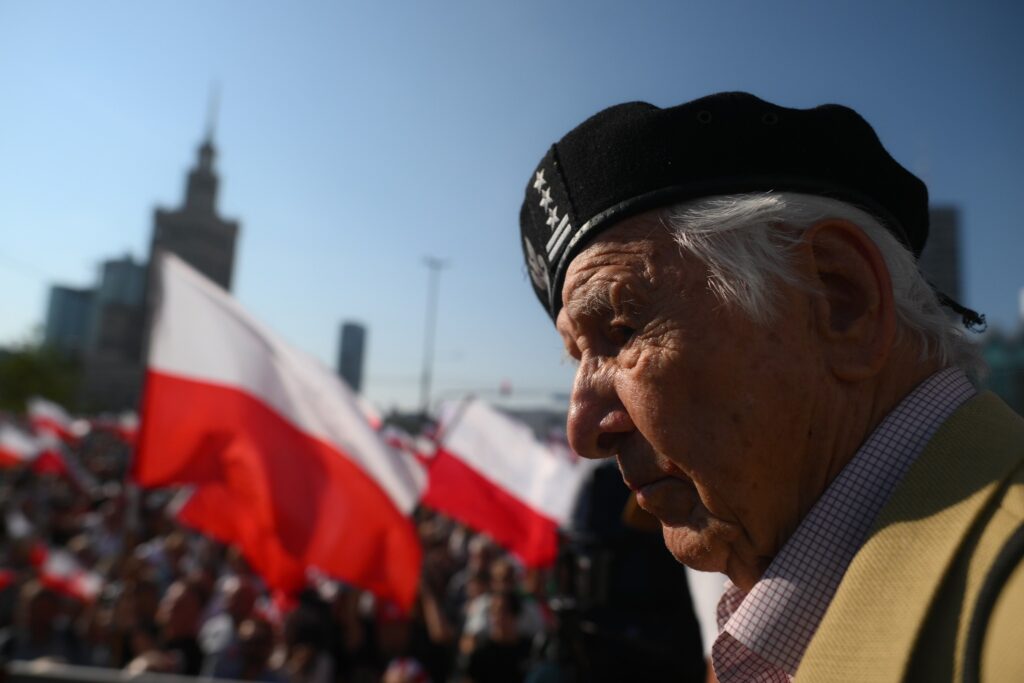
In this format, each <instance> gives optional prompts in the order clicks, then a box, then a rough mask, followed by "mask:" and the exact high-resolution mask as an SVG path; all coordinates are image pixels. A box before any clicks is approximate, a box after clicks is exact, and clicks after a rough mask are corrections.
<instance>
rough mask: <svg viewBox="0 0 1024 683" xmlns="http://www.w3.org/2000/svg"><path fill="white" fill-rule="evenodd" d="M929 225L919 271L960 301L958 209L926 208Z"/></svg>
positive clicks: (953, 207)
mask: <svg viewBox="0 0 1024 683" xmlns="http://www.w3.org/2000/svg"><path fill="white" fill-rule="evenodd" d="M929 214H930V218H931V227H930V228H929V230H928V242H927V243H926V244H925V247H924V251H923V252H922V253H921V259H920V261H919V264H920V268H921V272H922V273H924V276H925V277H926V278H927V279H928V281H929V282H931V283H932V285H933V286H934V287H935V288H936V289H938V290H939V291H940V292H942V293H943V294H946V295H947V296H949V297H951V298H953V299H956V300H957V301H961V303H963V302H962V300H961V298H960V297H961V295H962V292H961V280H960V211H959V209H957V208H956V207H955V206H934V207H932V208H931V209H930V210H929Z"/></svg>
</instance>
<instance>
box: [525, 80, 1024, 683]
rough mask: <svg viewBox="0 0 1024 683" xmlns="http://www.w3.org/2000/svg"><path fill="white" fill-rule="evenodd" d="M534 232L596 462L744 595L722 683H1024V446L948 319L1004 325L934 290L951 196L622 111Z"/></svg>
mask: <svg viewBox="0 0 1024 683" xmlns="http://www.w3.org/2000/svg"><path fill="white" fill-rule="evenodd" d="M520 225H521V228H522V237H523V248H524V254H525V257H526V261H527V266H528V270H529V274H530V278H531V280H532V283H533V287H534V291H535V293H536V294H537V296H538V297H539V298H540V300H541V303H542V304H543V305H544V307H545V308H546V309H547V311H548V313H549V314H550V315H551V317H552V319H553V320H554V321H555V325H556V327H557V329H558V332H559V333H560V334H561V336H562V339H563V341H564V343H565V347H566V350H567V351H568V354H569V355H570V356H572V357H573V358H574V359H576V361H577V362H578V364H579V365H578V368H577V371H576V379H575V383H574V386H573V393H572V400H571V403H570V409H569V424H568V431H569V438H570V441H571V444H572V446H573V448H574V449H575V450H576V451H577V452H578V453H580V454H581V455H584V456H586V457H592V458H602V457H610V456H614V457H615V458H616V459H617V461H618V464H619V468H620V470H621V472H622V476H623V479H624V480H625V482H626V484H627V485H628V486H629V487H630V488H632V489H633V490H634V491H635V493H636V499H637V502H638V503H639V504H640V505H641V506H642V507H643V508H644V509H646V510H648V511H649V512H651V513H653V514H654V515H655V516H656V517H657V518H658V519H659V520H660V522H661V525H662V530H663V535H664V539H665V544H666V545H667V546H668V549H669V550H670V551H671V552H672V554H673V555H674V556H675V557H676V558H677V559H678V560H679V561H680V562H683V563H684V564H686V565H688V566H690V567H693V568H695V569H701V570H706V571H717V572H724V573H725V574H726V575H727V576H728V577H729V579H730V582H729V584H728V585H727V587H726V591H725V594H724V595H723V596H722V600H721V602H720V603H719V622H720V633H719V636H718V638H717V639H716V641H715V643H714V646H713V648H712V663H713V665H714V668H715V672H716V674H717V676H718V678H719V680H720V681H721V682H722V683H731V682H732V681H786V680H789V678H791V677H793V676H797V678H798V680H808V681H895V680H908V681H942V680H947V681H948V680H961V678H962V677H966V678H968V679H970V677H972V676H973V677H975V679H976V678H977V676H978V675H979V672H980V675H981V677H982V679H983V680H992V681H1002V680H1006V681H1010V680H1024V652H1022V648H1021V643H1022V642H1024V633H1022V626H1021V625H1022V624H1024V618H1022V617H1021V616H1020V615H1021V614H1022V612H1021V610H1022V609H1024V565H1019V564H1018V561H1019V558H1020V555H1021V551H1022V549H1024V532H1022V531H1021V530H1022V529H1024V526H1022V521H1024V420H1021V418H1019V417H1018V416H1017V415H1015V414H1014V413H1013V412H1012V411H1011V410H1009V409H1008V408H1007V407H1006V406H1005V405H1004V404H1003V403H1002V402H1001V401H999V399H997V398H996V397H995V396H993V395H991V394H988V393H978V392H977V391H976V390H975V388H974V387H973V385H972V383H971V381H970V380H969V377H970V376H972V375H973V374H974V373H975V372H976V370H977V365H978V363H977V360H976V356H975V351H974V349H973V347H972V346H971V345H969V344H968V343H967V341H966V339H965V338H964V336H963V334H962V331H961V330H960V329H958V325H957V324H954V323H952V322H951V321H950V319H949V317H948V315H947V313H946V312H945V311H944V310H943V309H942V308H941V306H943V305H944V306H949V307H951V308H953V309H954V310H955V311H957V312H958V313H959V314H961V315H962V316H963V318H964V322H965V324H978V323H980V322H981V321H980V319H979V317H978V316H977V314H975V313H974V312H973V311H970V310H968V309H965V308H963V307H962V306H960V305H959V304H957V303H955V302H953V301H951V300H950V299H948V298H947V297H945V296H943V295H941V294H937V293H936V292H934V291H933V290H932V288H931V287H930V286H929V285H928V283H927V282H926V281H925V280H924V279H923V278H922V276H921V274H920V273H919V272H918V269H917V260H916V259H917V257H918V256H919V255H920V253H921V249H922V248H923V246H924V243H925V240H926V238H927V234H928V195H927V190H926V188H925V186H924V184H923V183H921V181H920V180H918V179H917V178H916V177H914V176H913V175H912V174H911V173H909V172H908V171H907V170H906V169H904V168H903V167H902V166H900V165H899V164H898V163H897V162H896V161H895V160H893V159H892V157H891V156H889V154H888V153H887V152H886V151H885V149H884V148H883V147H882V145H881V143H880V142H879V140H878V138H877V137H876V136H875V133H874V131H873V130H872V129H871V127H870V126H869V125H868V124H867V123H866V122H865V121H864V120H863V119H862V118H861V117H860V116H858V115H857V114H856V113H855V112H853V111H851V110H850V109H847V108H845V107H840V106H835V105H826V106H822V107H818V108H815V109H809V110H800V109H788V108H784V107H779V106H776V105H773V104H770V103H768V102H764V101H762V100H760V99H758V98H756V97H754V96H752V95H748V94H744V93H724V94H719V95H713V96H710V97H705V98H702V99H699V100H696V101H694V102H690V103H687V104H683V105H680V106H677V107H673V108H669V109H660V108H658V107H655V106H652V105H649V104H645V103H630V104H623V105H619V106H615V107H611V108H609V109H606V110H604V111H602V112H600V113H598V114H596V115H595V116H593V117H591V118H590V119H588V120H587V121H585V122H584V123H582V124H581V125H580V126H578V127H577V128H575V129H574V130H572V131H571V132H569V133H568V134H567V135H566V136H565V137H564V138H563V139H562V140H560V141H559V142H558V143H556V144H555V145H554V146H552V147H551V149H550V150H549V151H548V153H547V154H546V155H545V157H544V158H543V160H542V161H541V163H540V165H539V167H538V168H537V169H536V172H535V173H534V174H533V176H532V177H531V179H530V182H529V185H528V186H527V190H526V199H525V201H524V203H523V207H522V211H521V213H520ZM940 302H941V305H940Z"/></svg>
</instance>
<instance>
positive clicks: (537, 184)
mask: <svg viewBox="0 0 1024 683" xmlns="http://www.w3.org/2000/svg"><path fill="white" fill-rule="evenodd" d="M534 178H535V179H534V181H533V189H535V190H537V191H538V192H540V190H541V188H542V187H544V186H545V185H546V184H547V182H548V181H546V180H544V169H543V168H542V169H540V170H539V171H537V175H536V176H534Z"/></svg>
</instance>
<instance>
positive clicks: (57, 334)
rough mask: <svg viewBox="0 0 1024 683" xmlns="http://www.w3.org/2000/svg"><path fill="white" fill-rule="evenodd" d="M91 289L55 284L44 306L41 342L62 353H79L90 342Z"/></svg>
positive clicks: (77, 354)
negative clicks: (44, 317)
mask: <svg viewBox="0 0 1024 683" xmlns="http://www.w3.org/2000/svg"><path fill="white" fill-rule="evenodd" d="M93 296H94V290H92V289H83V288H77V287H65V286H64V285H54V286H52V287H50V301H49V304H48V305H47V308H46V327H45V329H44V332H43V343H44V344H46V345H47V346H49V347H50V348H52V349H56V350H57V351H60V352H61V353H66V354H69V355H74V356H80V355H81V354H83V353H84V352H85V349H86V346H87V345H88V341H89V328H90V327H91V324H92V310H93Z"/></svg>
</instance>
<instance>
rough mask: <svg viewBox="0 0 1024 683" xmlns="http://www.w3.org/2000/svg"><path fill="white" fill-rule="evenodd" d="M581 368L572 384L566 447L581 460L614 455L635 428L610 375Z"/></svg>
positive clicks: (585, 367)
mask: <svg viewBox="0 0 1024 683" xmlns="http://www.w3.org/2000/svg"><path fill="white" fill-rule="evenodd" d="M592 365H594V364H593V363H590V364H581V365H580V367H579V368H578V369H577V371H576V379H575V381H574V382H573V387H572V398H571V400H570V402H569V416H568V420H567V424H566V432H567V433H568V436H569V445H570V446H572V449H573V450H574V451H576V452H577V453H579V454H580V455H582V456H583V457H585V458H607V457H610V456H613V455H616V454H617V453H618V450H619V447H620V444H621V441H622V440H623V439H624V438H625V437H627V436H628V435H629V434H631V433H632V432H633V431H634V430H635V429H636V427H635V426H634V425H633V420H632V418H630V416H629V413H628V412H627V411H626V408H625V406H624V405H623V403H622V401H621V399H620V397H619V394H618V392H617V391H616V387H615V382H614V379H615V378H614V375H613V374H611V373H609V372H603V371H602V370H601V369H600V368H595V367H591V366H592Z"/></svg>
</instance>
